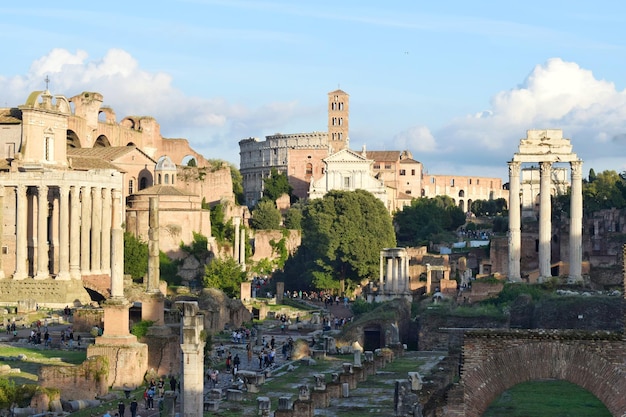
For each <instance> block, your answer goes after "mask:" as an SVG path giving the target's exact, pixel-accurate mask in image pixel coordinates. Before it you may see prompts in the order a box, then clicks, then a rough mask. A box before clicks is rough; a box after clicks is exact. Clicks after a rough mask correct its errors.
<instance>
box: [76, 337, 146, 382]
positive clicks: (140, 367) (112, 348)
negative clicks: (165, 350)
mask: <svg viewBox="0 0 626 417" xmlns="http://www.w3.org/2000/svg"><path fill="white" fill-rule="evenodd" d="M90 356H105V357H107V358H108V363H109V375H108V378H107V385H108V386H110V387H112V388H114V389H122V388H123V387H124V386H133V387H137V386H139V385H141V384H142V383H143V377H144V375H145V373H146V371H147V369H148V346H147V345H145V344H143V343H138V342H137V338H136V337H135V336H133V335H128V336H101V337H97V338H96V340H95V344H93V345H89V346H88V347H87V357H90Z"/></svg>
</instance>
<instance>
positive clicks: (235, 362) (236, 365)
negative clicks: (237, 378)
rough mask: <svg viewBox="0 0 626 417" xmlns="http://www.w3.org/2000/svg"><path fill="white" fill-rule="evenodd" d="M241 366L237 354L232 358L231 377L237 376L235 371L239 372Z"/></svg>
mask: <svg viewBox="0 0 626 417" xmlns="http://www.w3.org/2000/svg"><path fill="white" fill-rule="evenodd" d="M240 364H241V359H239V354H238V353H237V354H235V357H234V358H233V375H237V371H238V370H239V365H240Z"/></svg>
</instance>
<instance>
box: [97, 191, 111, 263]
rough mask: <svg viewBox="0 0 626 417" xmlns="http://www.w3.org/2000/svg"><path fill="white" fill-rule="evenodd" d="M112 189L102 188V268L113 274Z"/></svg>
mask: <svg viewBox="0 0 626 417" xmlns="http://www.w3.org/2000/svg"><path fill="white" fill-rule="evenodd" d="M111 215H112V213H111V190H110V189H108V188H103V189H102V227H101V230H102V233H101V235H102V248H101V249H102V255H101V257H100V270H101V272H102V273H103V274H106V275H109V274H111Z"/></svg>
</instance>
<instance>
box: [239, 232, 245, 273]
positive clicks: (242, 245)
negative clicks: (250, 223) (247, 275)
mask: <svg viewBox="0 0 626 417" xmlns="http://www.w3.org/2000/svg"><path fill="white" fill-rule="evenodd" d="M240 233H241V243H240V244H239V263H240V264H241V270H242V271H245V270H246V240H247V239H246V237H247V233H246V228H245V227H242V228H241V232H240Z"/></svg>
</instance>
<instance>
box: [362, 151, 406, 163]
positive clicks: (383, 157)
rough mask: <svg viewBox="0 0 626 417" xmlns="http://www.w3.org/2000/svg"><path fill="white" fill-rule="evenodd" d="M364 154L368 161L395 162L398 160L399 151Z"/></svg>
mask: <svg viewBox="0 0 626 417" xmlns="http://www.w3.org/2000/svg"><path fill="white" fill-rule="evenodd" d="M365 154H366V155H367V157H368V158H369V159H373V160H374V161H376V162H378V161H392V162H396V161H398V160H399V159H400V151H369V150H368V151H366V152H365Z"/></svg>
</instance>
